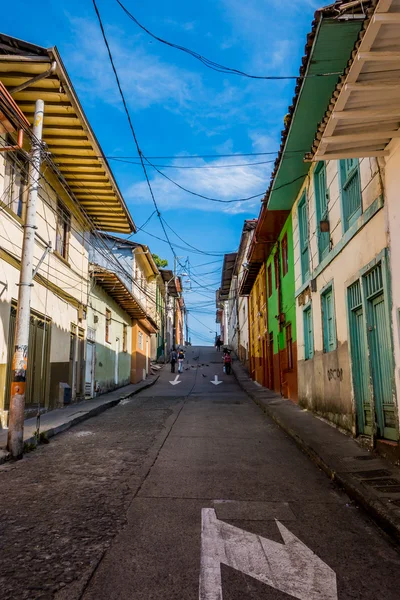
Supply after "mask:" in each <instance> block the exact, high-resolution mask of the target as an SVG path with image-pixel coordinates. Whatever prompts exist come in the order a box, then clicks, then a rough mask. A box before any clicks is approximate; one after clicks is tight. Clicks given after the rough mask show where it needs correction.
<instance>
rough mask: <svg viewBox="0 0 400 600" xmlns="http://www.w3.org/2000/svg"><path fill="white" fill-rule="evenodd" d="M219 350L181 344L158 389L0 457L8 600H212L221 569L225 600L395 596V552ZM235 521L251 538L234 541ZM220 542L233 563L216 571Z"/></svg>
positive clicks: (1, 576) (0, 576)
mask: <svg viewBox="0 0 400 600" xmlns="http://www.w3.org/2000/svg"><path fill="white" fill-rule="evenodd" d="M220 358H221V357H220V355H218V354H217V353H216V351H215V350H214V349H213V348H212V349H211V348H205V347H201V348H200V347H196V348H189V349H188V352H187V355H186V359H187V360H186V361H185V370H184V372H183V374H182V375H180V377H179V378H178V381H179V383H177V384H176V385H171V383H170V382H171V381H174V379H175V378H176V375H171V373H170V372H169V368H168V367H167V368H165V369H164V370H163V371H162V373H161V377H160V379H159V381H158V382H157V383H156V385H155V386H153V387H152V388H149V389H147V390H145V391H143V392H141V393H140V394H139V395H137V396H135V397H133V398H132V399H131V400H125V401H123V402H121V404H120V405H118V406H117V407H115V408H113V409H110V410H108V411H107V412H105V413H103V414H102V415H100V416H98V417H95V418H93V419H90V420H88V421H86V422H85V423H82V424H81V425H79V426H77V427H75V428H73V429H71V430H70V431H68V432H67V433H64V434H61V435H59V436H57V437H56V438H55V439H54V440H52V441H51V443H50V444H49V445H44V446H41V447H40V448H39V449H38V450H36V451H34V452H32V453H30V454H27V455H26V456H25V458H24V459H23V460H22V461H19V462H16V463H8V464H6V465H3V466H2V467H0V481H1V487H0V504H1V506H2V508H3V518H2V521H1V525H0V534H1V539H2V553H1V561H0V590H1V592H0V596H1V599H2V600H9V599H12V600H38V599H42V600H44V599H52V598H54V599H56V600H77V599H80V598H82V599H84V600H117V599H126V600H150V599H151V600H158V599H160V600H161V599H163V600H173V599H185V600H191V599H193V600H194V599H197V598H200V600H214V599H215V600H217V598H218V599H221V595H218V594H219V593H220V592H219V591H218V577H219V575H218V574H219V568H220V569H221V588H222V594H223V599H224V600H239V599H240V600H246V599H249V600H250V599H256V598H257V599H265V600H267V599H268V600H270V599H274V600H283V599H284V598H292V597H297V598H304V599H309V600H312V599H314V598H321V600H324V599H325V600H328V599H329V600H331V599H333V598H339V599H340V600H350V599H356V598H362V599H363V600H376V599H378V598H385V600H391V599H393V600H395V599H396V598H398V589H399V585H400V556H399V553H398V551H397V550H396V549H395V548H394V546H393V545H392V543H391V542H390V541H389V539H388V538H387V537H386V536H385V534H384V533H382V532H381V531H380V530H379V529H378V528H377V527H376V526H375V525H374V524H373V523H372V522H371V521H370V520H369V519H368V517H366V516H365V515H364V513H363V512H362V511H361V510H359V509H357V507H356V506H355V505H354V504H353V503H351V502H350V501H349V499H348V498H347V496H346V495H345V494H344V493H343V492H341V491H340V489H338V488H337V487H336V485H335V484H332V483H331V482H330V481H329V479H328V478H327V477H326V475H324V474H323V473H322V472H320V471H319V470H318V469H317V468H316V467H315V466H314V464H312V462H311V461H310V460H309V459H308V458H307V457H305V456H304V455H303V454H302V453H301V452H300V451H299V450H298V448H297V447H296V446H295V445H294V443H293V442H292V441H291V440H290V439H288V438H287V437H286V435H285V434H284V433H282V431H281V430H280V429H279V428H278V427H277V426H276V425H275V424H273V423H272V422H271V421H270V420H269V419H268V418H267V417H266V416H265V415H264V414H263V413H262V412H261V410H260V409H259V408H258V407H257V406H256V405H255V404H254V403H253V402H252V401H251V400H250V399H249V398H248V397H247V396H246V395H245V394H244V392H242V391H241V390H240V388H239V387H238V385H237V383H236V381H235V379H234V377H233V375H230V376H228V375H225V374H223V373H222V368H221V360H220ZM215 375H217V379H218V380H221V381H222V383H221V384H217V385H215V384H212V383H211V381H215ZM13 498H15V499H17V501H16V502H14V501H13ZM203 509H214V510H215V513H213V512H212V510H211V511H210V510H209V511H203V519H204V522H203V556H202V557H201V517H202V510H203ZM207 515H208V517H211V520H212V517H213V515H215V516H216V518H217V519H218V527H219V529H218V530H217V529H215V530H214V534H213V531H212V523H211V525H210V522H209V523H208V525H207ZM276 520H277V521H276ZM229 525H232V526H234V527H235V528H237V529H238V530H244V532H247V533H240V532H239V538H238V539H240V548H239V547H235V535H236V533H237V530H235V531H236V533H234V530H233V529H229ZM207 527H209V529H207ZM285 528H286V530H285ZM215 532H217V533H215ZM288 532H290V533H291V534H292V535H293V536H296V538H298V541H297V542H295V543H294V545H292V546H291V548H292V554H290V553H288V555H287V556H289V558H290V565H289V566H288V563H287V562H285V558H283V555H282V554H281V555H279V550H280V551H282V549H283V548H284V543H285V542H286V543H287V544H289V545H290V543H291V542H290V540H289V537H290V534H289V533H288ZM219 533H220V534H221V535H222V537H223V541H222V545H221V543H220V542H221V540H218V539H217V538H218V534H219ZM252 534H254V535H252ZM282 534H283V535H284V536H285V541H284V538H283V537H282ZM256 536H261V537H262V538H264V543H263V547H264V552H265V553H266V555H267V563H268V565H269V568H270V569H271V571H270V577H268V573H264V574H263V573H261V572H260V569H258V570H257V565H260V564H261V562H260V560H261V559H260V560H259V559H258V557H257V549H256V548H255V546H254V545H253V544H252V542H253V541H254V540H260V539H261V538H260V537H256ZM288 536H289V537H288ZM268 541H269V543H268V544H267V542H268ZM273 542H275V544H274V543H273ZM300 543H302V544H304V545H305V546H306V547H307V548H308V549H309V550H310V551H312V552H314V553H315V555H313V554H312V552H309V551H307V550H306V549H305V548H304V546H301V545H299V544H300ZM230 544H231V545H230ZM224 545H225V550H221V548H223V546H224ZM268 548H269V550H268ZM296 549H297V555H296ZM214 551H215V558H216V559H217V557H219V558H218V560H216V561H215V562H214V563H213V556H212V553H213V552H214ZM224 552H226V554H225V559H224V560H226V559H227V561H228V562H229V561H233V564H235V565H236V568H232V567H230V566H227V565H226V564H222V565H221V567H220V566H219V559H221V557H222V555H223V554H224ZM268 552H270V555H268ZM274 552H278V558H279V556H280V558H279V559H278V560H277V561H274V556H273V553H274ZM221 553H222V554H221ZM257 561H258V562H257ZM221 562H223V560H221ZM324 563H325V564H324ZM246 565H247V568H249V565H250V568H252V569H253V572H254V573H258V575H259V576H258V577H254V575H253V576H249V575H246V574H245V573H246ZM200 573H201V577H202V583H201V587H200V592H199V575H200ZM210 573H212V577H210ZM335 575H336V578H337V595H336V590H335V588H336V584H335ZM263 576H265V577H266V579H264V580H263ZM268 581H269V583H268ZM296 581H297V583H296ZM318 581H319V584H318ZM318 585H320V587H319V588H318V587H317V586H318ZM307 586H308V587H307ZM296 590H297V591H296ZM307 590H308V592H307ZM291 592H293V593H291ZM296 594H297V595H296Z"/></svg>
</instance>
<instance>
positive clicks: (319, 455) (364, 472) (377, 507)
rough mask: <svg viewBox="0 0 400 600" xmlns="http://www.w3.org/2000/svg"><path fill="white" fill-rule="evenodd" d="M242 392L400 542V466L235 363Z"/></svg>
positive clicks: (234, 366)
mask: <svg viewBox="0 0 400 600" xmlns="http://www.w3.org/2000/svg"><path fill="white" fill-rule="evenodd" d="M232 366H233V373H234V375H235V377H236V379H237V381H238V383H239V385H240V386H241V388H242V389H243V390H244V391H245V392H246V393H247V394H248V395H249V396H250V397H251V398H252V399H253V400H254V401H255V402H256V403H257V404H258V405H259V406H260V407H261V408H262V409H263V410H264V411H265V412H266V414H267V415H268V416H270V417H271V418H272V419H273V420H274V421H275V422H276V423H277V424H278V425H279V426H280V427H281V428H282V429H283V430H284V431H285V432H286V433H287V434H288V435H290V436H291V437H292V438H293V439H294V441H295V442H296V444H297V445H298V446H299V447H300V448H301V450H302V451H303V452H305V453H306V454H307V455H308V456H309V457H310V458H311V459H312V460H313V461H314V462H315V463H316V464H317V465H318V466H319V467H320V468H321V469H322V470H323V471H325V473H326V474H327V475H328V476H329V477H330V478H331V479H332V480H336V481H337V482H338V483H339V484H340V485H341V486H342V487H343V488H344V490H345V491H346V493H347V494H348V496H349V497H350V498H351V499H352V500H354V501H355V502H356V503H357V504H358V505H360V506H362V507H363V508H364V509H365V510H366V511H367V512H368V513H369V514H370V516H371V517H372V518H373V519H374V520H375V521H376V522H377V523H378V525H380V526H381V527H382V528H383V529H384V530H385V531H386V532H387V533H389V534H390V535H391V536H392V537H393V538H395V540H396V541H397V542H400V468H398V467H396V466H393V465H392V464H391V463H389V462H388V461H386V460H385V459H383V458H381V457H379V456H377V455H376V454H374V453H373V452H369V451H368V450H366V449H364V448H362V447H361V446H360V445H359V444H358V443H357V442H356V441H355V440H354V439H353V438H352V437H350V436H347V435H345V434H343V433H341V432H340V431H339V430H337V429H336V428H335V427H333V426H331V425H329V424H328V423H326V422H324V421H322V420H321V419H319V418H317V417H316V416H315V415H313V414H312V413H310V412H308V411H306V410H303V409H301V408H300V407H299V406H297V405H296V404H294V403H293V402H291V401H290V400H287V399H286V398H282V397H281V396H280V395H278V394H276V393H275V392H271V391H270V390H268V389H267V388H264V387H262V386H260V385H259V384H257V383H255V382H254V381H253V380H252V379H251V378H250V377H249V375H248V372H247V370H246V369H245V368H244V367H243V365H242V364H241V363H240V362H239V361H238V360H235V361H234V362H233V365H232Z"/></svg>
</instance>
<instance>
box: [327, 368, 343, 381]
mask: <svg viewBox="0 0 400 600" xmlns="http://www.w3.org/2000/svg"><path fill="white" fill-rule="evenodd" d="M327 373H328V379H329V381H332V380H333V381H343V369H328V371H327Z"/></svg>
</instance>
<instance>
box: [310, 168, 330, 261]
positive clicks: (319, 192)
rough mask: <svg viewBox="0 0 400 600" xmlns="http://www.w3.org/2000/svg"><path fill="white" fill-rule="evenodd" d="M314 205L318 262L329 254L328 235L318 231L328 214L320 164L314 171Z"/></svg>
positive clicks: (326, 232)
mask: <svg viewBox="0 0 400 600" xmlns="http://www.w3.org/2000/svg"><path fill="white" fill-rule="evenodd" d="M314 185H315V205H316V212H317V232H318V252H319V260H320V261H321V260H323V259H324V258H325V256H326V255H327V254H328V252H329V247H330V233H329V231H324V232H322V231H321V230H320V225H319V224H320V221H329V213H328V190H327V187H326V167H325V163H324V162H320V163H319V164H318V166H317V168H316V170H315V175H314Z"/></svg>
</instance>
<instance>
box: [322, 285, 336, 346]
mask: <svg viewBox="0 0 400 600" xmlns="http://www.w3.org/2000/svg"><path fill="white" fill-rule="evenodd" d="M321 314H322V332H323V350H324V352H326V353H328V352H333V351H334V350H336V348H337V334H336V316H335V293H334V289H333V284H332V283H329V284H328V285H326V286H325V287H324V288H323V290H321Z"/></svg>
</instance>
